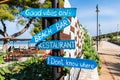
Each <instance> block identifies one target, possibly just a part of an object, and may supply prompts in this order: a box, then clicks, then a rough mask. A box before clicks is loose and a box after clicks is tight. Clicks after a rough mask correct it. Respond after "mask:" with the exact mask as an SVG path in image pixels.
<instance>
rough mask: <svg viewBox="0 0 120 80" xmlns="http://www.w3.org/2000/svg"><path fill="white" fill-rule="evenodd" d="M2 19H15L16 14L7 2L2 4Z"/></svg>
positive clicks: (0, 7) (0, 10)
mask: <svg viewBox="0 0 120 80" xmlns="http://www.w3.org/2000/svg"><path fill="white" fill-rule="evenodd" d="M0 19H3V20H14V19H15V18H14V16H13V14H12V12H11V10H10V7H9V6H8V5H7V4H0Z"/></svg>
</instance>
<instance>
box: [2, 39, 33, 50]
mask: <svg viewBox="0 0 120 80" xmlns="http://www.w3.org/2000/svg"><path fill="white" fill-rule="evenodd" d="M10 46H11V47H13V46H14V48H25V49H28V47H30V46H35V44H33V43H30V42H29V41H14V42H13V41H10V42H9V45H8V48H9V47H10ZM2 47H3V41H0V50H1V49H2Z"/></svg>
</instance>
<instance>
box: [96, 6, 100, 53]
mask: <svg viewBox="0 0 120 80" xmlns="http://www.w3.org/2000/svg"><path fill="white" fill-rule="evenodd" d="M98 12H99V9H98V4H97V6H96V13H97V36H96V48H97V51H98V26H99V25H98Z"/></svg>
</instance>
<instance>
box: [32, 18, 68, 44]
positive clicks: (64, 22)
mask: <svg viewBox="0 0 120 80" xmlns="http://www.w3.org/2000/svg"><path fill="white" fill-rule="evenodd" d="M69 25H70V21H69V19H68V18H64V19H62V20H60V21H58V22H57V23H55V24H53V25H51V26H50V27H49V28H46V29H44V30H42V31H41V32H39V33H38V34H35V35H34V36H33V37H32V39H31V40H30V43H35V44H36V43H38V42H40V41H42V40H44V39H46V38H48V37H49V36H52V35H53V34H55V33H57V32H58V31H60V30H62V29H64V28H65V27H67V26H69Z"/></svg>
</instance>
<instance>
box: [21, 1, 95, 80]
mask: <svg viewBox="0 0 120 80" xmlns="http://www.w3.org/2000/svg"><path fill="white" fill-rule="evenodd" d="M53 2H54V1H53ZM54 6H55V5H54ZM54 6H53V7H54ZM20 14H21V15H22V16H24V17H29V18H31V17H54V18H55V17H65V18H63V19H61V20H59V21H58V22H56V23H54V24H52V25H51V26H49V27H48V28H45V29H44V30H42V31H41V32H39V33H38V34H35V35H34V36H33V37H32V39H31V40H30V42H31V43H35V44H38V46H37V47H38V49H52V50H60V49H75V48H76V45H75V40H51V41H44V40H45V39H46V38H48V37H49V36H52V35H55V34H56V33H57V32H59V31H60V30H63V29H64V28H66V27H67V26H69V25H70V24H71V23H70V21H69V19H68V18H67V17H75V16H76V8H56V7H55V8H49V9H48V8H47V9H45V8H44V9H38V8H30V9H27V10H25V11H22V12H21V13H20ZM54 20H55V19H53V22H54ZM53 52H54V51H53ZM56 52H57V51H56ZM56 52H55V55H54V54H53V56H48V57H47V64H48V65H52V66H67V67H74V68H85V69H94V68H95V67H96V66H97V63H96V62H95V61H93V60H86V59H78V58H64V57H56ZM55 70H56V69H54V71H53V73H54V72H55V73H54V76H55V78H54V80H56V71H55Z"/></svg>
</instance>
